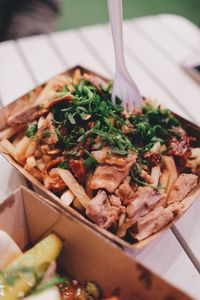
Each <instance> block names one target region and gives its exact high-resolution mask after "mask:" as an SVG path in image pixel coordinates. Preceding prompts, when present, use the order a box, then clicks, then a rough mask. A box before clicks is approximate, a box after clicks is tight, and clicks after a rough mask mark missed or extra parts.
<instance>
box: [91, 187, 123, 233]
mask: <svg viewBox="0 0 200 300" xmlns="http://www.w3.org/2000/svg"><path fill="white" fill-rule="evenodd" d="M115 201H116V199H115ZM119 210H120V208H119V207H118V206H114V205H111V203H110V201H109V198H108V196H107V194H106V192H105V191H102V190H99V191H98V193H97V195H96V196H95V197H94V198H93V199H92V200H91V201H89V203H88V205H87V208H86V215H87V216H88V217H89V218H90V219H91V220H92V221H93V222H94V223H96V224H98V225H100V226H101V227H104V228H109V227H110V226H111V225H112V224H114V223H115V222H116V220H117V219H118V215H119Z"/></svg>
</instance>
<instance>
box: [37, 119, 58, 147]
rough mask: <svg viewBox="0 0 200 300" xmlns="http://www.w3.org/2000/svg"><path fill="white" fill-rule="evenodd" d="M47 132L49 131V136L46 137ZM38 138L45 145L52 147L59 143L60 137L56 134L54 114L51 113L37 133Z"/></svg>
mask: <svg viewBox="0 0 200 300" xmlns="http://www.w3.org/2000/svg"><path fill="white" fill-rule="evenodd" d="M45 130H47V131H48V134H47V136H45V135H44V132H45ZM37 137H38V138H39V140H42V141H43V142H44V143H45V144H48V145H52V144H56V143H57V142H58V137H57V134H56V132H55V129H54V126H53V121H52V114H51V113H49V114H48V116H47V117H46V119H45V120H44V121H43V123H42V126H41V127H40V128H39V129H38V131H37Z"/></svg>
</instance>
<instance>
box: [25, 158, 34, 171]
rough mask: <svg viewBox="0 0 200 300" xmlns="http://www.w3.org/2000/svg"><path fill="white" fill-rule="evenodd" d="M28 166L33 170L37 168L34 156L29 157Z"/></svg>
mask: <svg viewBox="0 0 200 300" xmlns="http://www.w3.org/2000/svg"><path fill="white" fill-rule="evenodd" d="M26 165H27V167H28V168H29V169H32V168H34V167H36V166H37V162H36V160H35V157H34V156H29V157H28V158H27V160H26Z"/></svg>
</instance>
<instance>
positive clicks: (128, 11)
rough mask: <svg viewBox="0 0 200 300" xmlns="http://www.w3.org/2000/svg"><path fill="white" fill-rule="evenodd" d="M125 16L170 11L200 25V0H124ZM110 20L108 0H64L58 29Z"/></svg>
mask: <svg viewBox="0 0 200 300" xmlns="http://www.w3.org/2000/svg"><path fill="white" fill-rule="evenodd" d="M123 5H124V18H126V19H131V18H136V17H141V16H146V15H153V14H160V13H170V14H177V15H181V16H184V17H186V18H187V19H189V20H191V21H192V22H194V23H195V24H196V25H198V26H200V0H123ZM107 21H108V13H107V0H64V1H63V2H62V4H61V15H60V17H59V20H58V27H57V28H58V29H59V30H63V29H68V28H75V27H80V26H84V25H92V24H96V23H104V22H107Z"/></svg>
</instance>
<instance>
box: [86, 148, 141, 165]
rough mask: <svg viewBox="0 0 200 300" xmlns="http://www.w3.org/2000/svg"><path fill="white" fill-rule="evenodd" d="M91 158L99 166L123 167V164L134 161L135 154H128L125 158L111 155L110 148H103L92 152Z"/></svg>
mask: <svg viewBox="0 0 200 300" xmlns="http://www.w3.org/2000/svg"><path fill="white" fill-rule="evenodd" d="M92 155H93V157H94V158H95V159H96V160H97V161H98V163H99V164H108V165H115V166H118V167H123V166H124V165H125V164H127V163H129V162H132V161H133V163H134V162H135V161H136V154H135V153H129V155H127V156H120V155H117V154H112V153H111V150H110V148H108V147H105V148H103V149H101V150H97V151H92Z"/></svg>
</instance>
